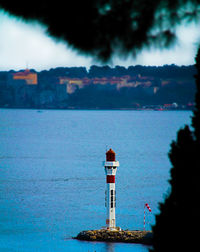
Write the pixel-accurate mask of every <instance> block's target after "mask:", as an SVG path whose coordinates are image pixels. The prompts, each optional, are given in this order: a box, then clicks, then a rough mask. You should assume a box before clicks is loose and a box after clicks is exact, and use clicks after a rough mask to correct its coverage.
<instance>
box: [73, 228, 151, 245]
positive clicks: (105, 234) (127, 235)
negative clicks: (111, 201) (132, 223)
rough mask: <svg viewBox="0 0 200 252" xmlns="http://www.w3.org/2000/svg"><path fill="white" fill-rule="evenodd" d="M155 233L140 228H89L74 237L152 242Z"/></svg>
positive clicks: (90, 239) (142, 242)
mask: <svg viewBox="0 0 200 252" xmlns="http://www.w3.org/2000/svg"><path fill="white" fill-rule="evenodd" d="M152 238H153V234H152V232H151V231H139V230H134V231H133V230H132V231H131V230H121V231H119V230H106V229H99V230H88V231H82V232H80V233H79V234H78V235H77V237H75V238H74V239H77V240H85V241H104V242H105V241H106V242H126V243H141V244H145V245H151V244H152Z"/></svg>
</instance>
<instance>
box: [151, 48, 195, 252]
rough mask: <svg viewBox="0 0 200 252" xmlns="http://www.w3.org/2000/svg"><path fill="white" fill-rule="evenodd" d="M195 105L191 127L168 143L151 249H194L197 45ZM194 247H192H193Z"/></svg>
mask: <svg viewBox="0 0 200 252" xmlns="http://www.w3.org/2000/svg"><path fill="white" fill-rule="evenodd" d="M196 68H197V72H198V73H197V75H196V86H197V94H196V107H195V110H194V114H193V117H192V126H193V129H190V127H189V126H188V125H186V126H185V127H184V128H183V129H180V130H179V132H178V134H177V140H176V141H173V142H172V144H171V150H170V152H169V158H170V161H171V163H172V169H171V179H170V181H169V182H170V185H171V193H170V194H169V195H168V197H167V198H166V200H165V202H164V203H161V204H160V214H159V215H157V216H156V225H155V226H154V227H153V233H154V244H153V250H151V251H154V252H161V251H162V252H165V251H195V249H197V247H198V244H199V232H198V228H199V225H200V219H199V204H198V199H199V194H200V189H199V180H200V173H199V169H200V49H199V51H198V55H197V57H196ZM193 249H194V250H193Z"/></svg>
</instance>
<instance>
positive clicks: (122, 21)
mask: <svg viewBox="0 0 200 252" xmlns="http://www.w3.org/2000/svg"><path fill="white" fill-rule="evenodd" d="M30 5H31V7H30ZM199 6H200V0H153V1H152V0H126V1H125V0H87V1H79V0H68V1H63V0H57V1H56V3H55V2H54V1H48V0H35V1H31V2H29V3H28V2H27V3H25V2H24V0H18V1H11V0H0V7H1V8H3V9H5V10H7V11H9V12H10V13H12V14H14V15H17V16H20V17H23V18H24V19H26V20H38V21H39V22H41V23H43V24H45V25H46V26H47V28H48V31H47V32H48V33H49V34H51V35H52V36H54V37H56V38H62V39H65V40H66V41H67V42H68V43H69V45H71V46H72V47H74V48H76V49H78V50H79V52H83V53H86V54H90V55H92V56H93V57H98V58H100V59H102V60H108V59H110V58H111V56H112V55H113V54H114V53H116V52H118V53H119V54H122V55H123V56H125V55H127V54H129V55H130V54H133V55H134V54H136V53H137V52H138V51H140V50H141V49H142V48H146V47H149V46H160V47H166V46H169V45H170V44H171V43H172V42H173V41H174V40H175V27H176V25H178V24H180V23H181V22H183V21H191V20H194V19H195V18H198V17H199Z"/></svg>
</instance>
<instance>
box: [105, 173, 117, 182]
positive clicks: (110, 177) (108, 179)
mask: <svg viewBox="0 0 200 252" xmlns="http://www.w3.org/2000/svg"><path fill="white" fill-rule="evenodd" d="M106 181H107V183H115V176H114V175H107V177H106Z"/></svg>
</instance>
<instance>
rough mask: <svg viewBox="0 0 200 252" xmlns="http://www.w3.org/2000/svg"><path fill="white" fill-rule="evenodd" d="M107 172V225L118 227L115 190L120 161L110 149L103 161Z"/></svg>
mask: <svg viewBox="0 0 200 252" xmlns="http://www.w3.org/2000/svg"><path fill="white" fill-rule="evenodd" d="M103 165H104V167H105V173H106V183H107V188H106V192H105V197H106V198H105V200H106V208H107V218H106V226H107V228H108V229H111V230H112V229H115V228H116V219H115V207H116V191H115V175H116V171H117V167H118V166H119V161H116V160H115V152H114V151H113V150H112V149H110V150H109V151H107V152H106V161H104V162H103Z"/></svg>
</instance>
